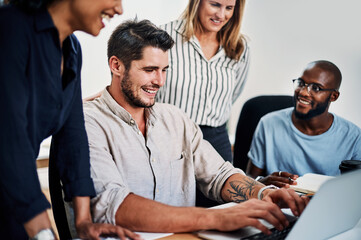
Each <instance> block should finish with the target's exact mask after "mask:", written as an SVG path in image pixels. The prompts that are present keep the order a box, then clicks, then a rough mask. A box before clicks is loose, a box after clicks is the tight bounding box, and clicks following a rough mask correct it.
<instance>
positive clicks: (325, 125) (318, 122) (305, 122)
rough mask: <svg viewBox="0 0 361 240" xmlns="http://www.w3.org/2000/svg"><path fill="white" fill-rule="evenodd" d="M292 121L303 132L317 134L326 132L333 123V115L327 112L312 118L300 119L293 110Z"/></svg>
mask: <svg viewBox="0 0 361 240" xmlns="http://www.w3.org/2000/svg"><path fill="white" fill-rule="evenodd" d="M292 123H293V125H294V126H295V127H296V128H297V129H298V130H299V131H301V132H302V133H304V134H306V135H309V136H315V135H320V134H322V133H324V132H326V131H327V130H328V129H329V128H330V127H331V125H332V123H333V115H332V114H331V113H329V112H325V113H324V114H321V115H319V116H316V117H313V118H310V119H299V118H297V117H296V115H295V112H294V111H293V112H292Z"/></svg>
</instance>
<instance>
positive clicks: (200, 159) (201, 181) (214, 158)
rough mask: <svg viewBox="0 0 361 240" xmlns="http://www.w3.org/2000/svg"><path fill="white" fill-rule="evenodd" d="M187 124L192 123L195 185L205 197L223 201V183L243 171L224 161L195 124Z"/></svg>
mask: <svg viewBox="0 0 361 240" xmlns="http://www.w3.org/2000/svg"><path fill="white" fill-rule="evenodd" d="M188 124H189V125H190V124H193V125H194V137H193V139H192V149H193V159H194V168H195V171H196V179H197V186H198V187H199V188H200V190H201V191H202V192H203V194H205V195H206V196H207V197H209V198H211V199H213V200H216V201H217V202H219V203H223V202H224V201H223V199H222V197H221V192H222V188H223V185H224V183H225V182H226V181H227V179H228V178H229V177H230V176H231V175H233V174H236V173H240V174H243V175H244V174H245V173H244V172H243V171H242V170H241V169H238V168H235V167H233V165H232V164H231V163H230V162H227V161H224V160H223V158H222V157H221V156H220V155H219V154H218V152H217V151H216V150H215V149H214V148H213V147H212V145H211V144H210V143H209V142H208V141H206V140H204V139H203V134H202V131H201V129H200V128H199V127H198V126H197V125H196V124H194V123H191V122H190V123H188Z"/></svg>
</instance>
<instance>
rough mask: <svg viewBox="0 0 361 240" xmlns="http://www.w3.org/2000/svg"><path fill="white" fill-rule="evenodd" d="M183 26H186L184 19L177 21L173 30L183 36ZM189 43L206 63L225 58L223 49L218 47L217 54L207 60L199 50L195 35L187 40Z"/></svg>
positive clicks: (200, 49)
mask: <svg viewBox="0 0 361 240" xmlns="http://www.w3.org/2000/svg"><path fill="white" fill-rule="evenodd" d="M185 24H186V20H185V19H181V20H177V21H176V23H175V27H174V30H175V31H176V32H177V33H178V34H180V35H182V36H184V27H185ZM189 43H190V44H192V45H193V47H194V49H196V50H197V52H198V53H199V54H200V55H201V56H202V57H203V58H204V59H205V60H206V61H207V62H209V61H215V60H216V59H218V58H220V57H223V56H225V54H226V53H225V51H224V49H223V46H219V48H218V51H217V53H216V54H215V55H214V56H213V57H212V58H211V59H210V60H207V59H206V58H205V56H204V54H203V51H202V48H201V45H200V43H199V40H198V39H197V37H196V36H195V35H193V36H192V37H191V38H190V39H189Z"/></svg>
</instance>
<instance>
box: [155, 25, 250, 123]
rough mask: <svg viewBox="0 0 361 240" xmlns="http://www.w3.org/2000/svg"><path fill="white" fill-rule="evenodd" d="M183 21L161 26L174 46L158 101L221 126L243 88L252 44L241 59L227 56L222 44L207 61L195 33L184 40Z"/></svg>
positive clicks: (195, 117)
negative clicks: (171, 39)
mask: <svg viewBox="0 0 361 240" xmlns="http://www.w3.org/2000/svg"><path fill="white" fill-rule="evenodd" d="M184 23H185V21H184V20H176V21H173V22H170V23H168V24H166V25H163V26H161V28H163V29H164V30H165V31H167V32H168V33H169V35H171V37H172V38H173V39H174V41H175V45H174V47H173V48H172V49H171V50H170V51H169V70H168V72H167V80H166V82H165V84H164V86H163V87H162V88H161V89H160V90H159V91H158V94H157V101H158V102H164V103H170V104H173V105H175V106H178V107H179V108H181V109H182V110H183V111H185V112H186V113H187V114H188V116H189V117H190V118H191V119H192V120H193V121H195V122H196V123H197V124H199V125H206V126H212V127H218V126H221V125H223V124H224V123H225V122H226V121H227V120H228V119H229V117H230V112H231V108H232V103H233V102H234V101H235V100H236V99H237V98H238V97H239V95H240V94H241V91H242V89H243V87H244V83H245V81H246V77H247V73H248V68H249V47H248V45H247V43H246V45H245V50H244V52H243V53H242V55H241V57H240V60H239V61H236V60H233V59H231V58H229V57H227V56H226V54H225V52H224V49H223V48H222V47H220V48H219V50H218V52H217V53H216V54H215V56H213V57H212V58H211V59H210V60H207V59H206V58H205V56H204V54H203V52H202V50H201V46H200V44H199V41H198V40H197V38H196V37H195V36H193V37H192V38H191V39H190V41H188V42H183V39H182V38H183V36H182V32H183V28H184Z"/></svg>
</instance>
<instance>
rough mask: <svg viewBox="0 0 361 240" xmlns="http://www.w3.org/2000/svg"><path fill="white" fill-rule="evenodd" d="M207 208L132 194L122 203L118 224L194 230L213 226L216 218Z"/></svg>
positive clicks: (145, 228)
mask: <svg viewBox="0 0 361 240" xmlns="http://www.w3.org/2000/svg"><path fill="white" fill-rule="evenodd" d="M207 211H208V210H207V209H204V208H198V207H173V206H169V205H165V204H162V203H159V202H156V201H153V200H149V199H146V198H143V197H140V196H137V195H135V194H129V195H128V196H127V197H126V198H125V199H124V201H123V202H122V204H121V205H120V206H119V208H118V210H117V213H116V216H115V220H116V224H117V225H120V226H123V227H126V228H128V229H130V230H133V231H145V232H191V231H196V230H200V229H210V228H212V226H213V225H212V224H214V221H216V219H214V218H213V216H212V215H211V214H208V212H207Z"/></svg>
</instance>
